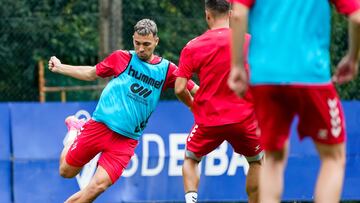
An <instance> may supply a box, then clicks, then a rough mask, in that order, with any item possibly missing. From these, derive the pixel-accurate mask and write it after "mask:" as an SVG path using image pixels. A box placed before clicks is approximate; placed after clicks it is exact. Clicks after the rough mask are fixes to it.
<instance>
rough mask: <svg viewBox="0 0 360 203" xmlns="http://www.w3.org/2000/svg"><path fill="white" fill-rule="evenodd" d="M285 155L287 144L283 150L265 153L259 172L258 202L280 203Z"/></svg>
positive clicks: (286, 153)
mask: <svg viewBox="0 0 360 203" xmlns="http://www.w3.org/2000/svg"><path fill="white" fill-rule="evenodd" d="M287 155H288V143H287V144H286V145H285V147H284V149H283V150H279V151H266V152H265V160H264V163H263V166H262V167H261V170H260V190H259V192H260V202H266V203H279V202H281V196H282V192H283V188H284V170H285V165H286V162H287Z"/></svg>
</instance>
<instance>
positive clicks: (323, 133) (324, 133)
mask: <svg viewBox="0 0 360 203" xmlns="http://www.w3.org/2000/svg"><path fill="white" fill-rule="evenodd" d="M318 137H319V138H320V139H323V140H325V139H326V138H327V137H328V131H327V130H326V129H320V130H319V132H318Z"/></svg>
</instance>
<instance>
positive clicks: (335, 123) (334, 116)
mask: <svg viewBox="0 0 360 203" xmlns="http://www.w3.org/2000/svg"><path fill="white" fill-rule="evenodd" d="M327 103H328V106H329V114H330V119H331V120H330V124H331V134H332V135H333V136H334V137H336V138H337V137H339V135H340V133H341V119H340V110H339V108H338V100H337V98H334V99H328V101H327Z"/></svg>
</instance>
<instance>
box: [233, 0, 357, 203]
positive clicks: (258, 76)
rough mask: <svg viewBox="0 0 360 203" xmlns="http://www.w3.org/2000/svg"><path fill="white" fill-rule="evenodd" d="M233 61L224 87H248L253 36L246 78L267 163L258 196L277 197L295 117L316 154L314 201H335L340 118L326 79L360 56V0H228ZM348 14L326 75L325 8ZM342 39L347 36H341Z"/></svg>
mask: <svg viewBox="0 0 360 203" xmlns="http://www.w3.org/2000/svg"><path fill="white" fill-rule="evenodd" d="M233 1H234V7H233V15H232V19H233V21H232V26H233V44H232V45H233V56H234V57H233V59H234V60H233V64H232V67H233V68H232V71H231V74H230V76H231V77H230V78H229V86H231V88H232V89H233V90H234V91H236V92H237V93H238V94H239V95H241V94H243V91H244V89H246V86H247V83H248V80H247V78H246V77H244V75H245V74H244V72H245V69H244V67H243V65H242V64H243V58H241V56H240V55H239V53H240V52H241V50H242V46H243V42H242V41H240V40H239V37H240V38H241V36H243V35H244V34H245V33H246V30H247V28H248V25H249V33H250V34H251V36H252V41H251V47H250V52H249V61H250V66H251V74H250V75H251V77H250V84H251V86H252V87H251V90H252V93H253V95H254V102H255V111H256V116H257V118H258V120H259V126H260V128H261V132H262V133H261V143H262V144H263V147H264V149H265V151H266V161H265V163H264V166H263V168H262V171H261V176H260V177H261V179H260V201H261V202H266V203H275V202H280V201H281V196H282V192H283V188H284V185H283V182H284V170H285V165H286V161H287V155H288V149H289V141H288V138H289V131H290V126H291V123H292V121H293V119H294V117H295V116H298V118H299V123H298V126H297V129H298V132H299V136H300V138H301V139H303V138H304V137H306V136H309V137H310V138H311V139H312V140H313V141H314V144H315V146H316V149H317V151H318V153H319V155H320V159H321V167H320V171H319V175H318V178H317V182H316V188H315V195H314V196H315V199H314V200H315V202H317V203H335V202H339V201H340V197H341V190H342V185H343V180H344V173H345V154H346V152H345V139H346V138H345V137H346V132H345V120H344V114H343V110H342V106H341V102H340V99H339V97H338V95H337V93H336V89H335V87H334V84H333V83H332V82H338V83H339V84H341V83H344V82H348V81H350V80H352V79H353V78H355V77H356V76H357V73H358V61H359V54H360V1H359V0H331V1H329V0H306V1H298V0H233ZM330 3H334V4H335V6H336V8H337V10H338V11H339V12H341V13H343V14H345V15H347V16H348V17H349V28H350V29H349V34H350V35H349V36H350V37H349V51H348V53H347V54H346V56H345V57H344V58H343V59H342V60H341V62H340V63H339V65H338V68H337V71H336V72H335V75H334V77H333V81H331V76H330V65H331V63H330V53H329V49H330V25H331V23H330V20H331V7H330ZM344 40H345V39H344Z"/></svg>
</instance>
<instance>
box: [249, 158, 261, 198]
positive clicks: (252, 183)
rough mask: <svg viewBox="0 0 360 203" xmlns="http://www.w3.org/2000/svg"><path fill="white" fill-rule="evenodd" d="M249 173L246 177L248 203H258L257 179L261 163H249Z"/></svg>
mask: <svg viewBox="0 0 360 203" xmlns="http://www.w3.org/2000/svg"><path fill="white" fill-rule="evenodd" d="M249 166H250V167H249V171H248V174H247V176H246V193H247V195H248V200H249V201H248V202H249V203H258V202H260V200H259V198H260V197H259V182H260V180H259V177H260V169H261V161H253V162H250V163H249Z"/></svg>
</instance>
